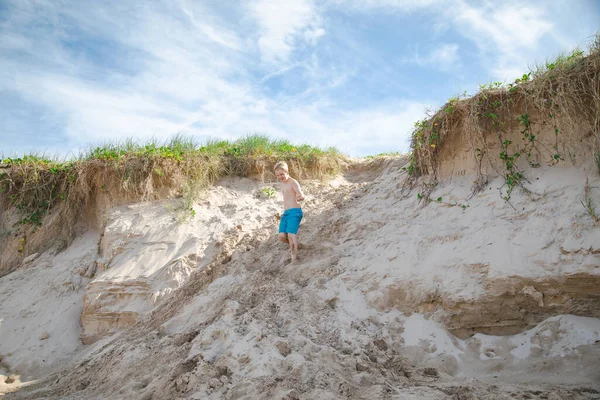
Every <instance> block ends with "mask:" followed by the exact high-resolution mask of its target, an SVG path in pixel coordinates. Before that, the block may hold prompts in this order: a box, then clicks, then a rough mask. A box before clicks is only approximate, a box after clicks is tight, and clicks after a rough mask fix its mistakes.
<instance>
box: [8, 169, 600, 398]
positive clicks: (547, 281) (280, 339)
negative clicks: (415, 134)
mask: <svg viewBox="0 0 600 400" xmlns="http://www.w3.org/2000/svg"><path fill="white" fill-rule="evenodd" d="M405 164H406V159H405V158H402V157H399V158H388V159H385V160H383V161H382V160H378V161H377V162H369V161H364V160H363V161H357V162H356V163H355V165H354V167H352V168H350V169H349V170H347V171H346V172H345V173H344V174H343V175H341V176H339V177H337V178H336V179H334V180H330V181H323V182H321V181H305V182H302V183H303V185H304V188H305V191H306V193H307V201H306V204H305V206H304V209H305V220H304V221H303V224H302V227H301V232H300V233H301V236H300V237H301V243H302V248H301V250H300V257H301V258H300V262H298V263H293V264H292V263H290V260H289V254H288V251H287V249H286V248H285V245H283V244H280V243H277V241H276V228H277V215H278V213H280V212H281V210H280V208H281V205H280V199H279V198H278V197H276V198H268V197H267V196H264V195H261V191H260V189H261V188H262V187H264V186H271V184H270V183H259V182H257V181H253V180H249V179H245V178H244V179H242V178H227V179H224V180H222V181H220V182H219V183H218V184H217V185H215V187H214V188H212V189H210V190H209V191H208V193H207V194H206V195H205V197H204V198H203V199H202V200H201V201H199V202H198V203H197V204H195V206H194V210H195V216H194V217H193V218H191V220H189V221H187V222H184V223H181V222H180V221H178V220H177V218H176V215H175V213H174V212H173V209H174V207H175V206H174V205H173V204H174V203H173V201H171V200H165V201H160V202H149V203H138V204H132V205H126V206H120V207H115V208H112V209H110V210H109V212H108V213H107V215H106V219H105V223H104V224H103V228H102V229H99V230H89V231H87V232H86V233H85V234H84V235H82V236H81V237H79V238H78V239H77V240H76V241H75V242H74V243H73V244H72V245H71V246H70V247H69V248H68V249H67V250H66V251H64V252H59V253H57V252H56V251H53V250H50V251H48V252H45V253H43V254H41V255H39V257H37V258H35V259H34V260H33V261H31V262H30V263H28V264H27V265H25V266H23V267H21V268H20V269H18V270H17V271H15V272H13V273H11V274H9V275H7V276H5V277H3V278H2V279H1V280H0V293H1V294H0V315H2V321H1V322H0V354H1V355H2V360H1V363H2V364H1V365H2V371H0V373H2V374H3V377H4V379H2V381H5V382H8V383H5V384H4V385H3V386H0V390H3V391H5V392H7V391H13V390H15V391H14V392H13V393H11V394H9V395H7V396H6V398H30V399H31V398H40V399H41V398H64V399H101V398H115V399H117V398H120V399H132V398H136V399H159V398H160V399H167V398H169V399H171V398H173V399H175V398H182V399H183V398H189V399H221V398H224V399H338V398H339V399H342V398H355V399H362V398H370V399H395V398H397V399H411V398H414V399H416V398H419V399H512V398H530V399H563V398H565V399H566V398H569V399H588V398H599V397H600V384H599V382H600V374H599V372H598V369H597V366H598V365H599V362H600V319H599V318H598V317H600V296H599V292H598V289H597V288H598V287H599V286H598V284H599V283H600V278H599V276H600V227H599V226H598V224H597V223H595V222H594V221H593V220H592V219H591V218H590V216H589V215H587V214H586V212H585V210H584V208H583V207H582V205H581V202H580V198H581V196H582V193H583V189H584V184H585V173H584V168H586V167H588V168H589V166H585V165H584V166H581V167H568V168H567V167H556V166H554V167H542V168H538V169H535V170H532V171H533V172H532V174H531V175H529V177H528V178H529V183H528V184H526V185H525V187H526V188H527V190H516V191H515V192H514V194H513V198H512V199H511V202H510V203H508V202H506V201H504V200H503V199H502V198H501V196H499V194H498V190H497V189H498V187H499V186H501V184H502V180H501V179H497V180H491V182H490V183H489V186H488V188H486V190H484V191H482V192H480V193H478V194H476V195H475V196H473V197H471V198H469V197H470V194H471V186H472V181H473V177H472V176H469V174H467V175H458V176H453V177H451V178H450V179H448V180H446V181H444V182H443V183H441V184H439V185H438V186H436V187H435V189H434V190H433V191H432V193H431V194H430V197H431V198H432V199H434V201H433V202H430V203H428V204H427V203H426V202H424V201H422V200H421V201H419V199H418V196H417V192H418V189H414V190H412V191H410V190H408V188H407V187H406V186H403V183H404V181H405V179H404V178H405V174H406V172H405V171H403V169H402V167H404V166H405ZM589 179H590V180H589V184H590V186H591V187H595V188H597V187H598V186H600V179H598V178H597V177H591V176H590V177H589ZM439 198H441V200H440V201H437V200H438V199H439ZM467 199H468V200H467ZM463 206H464V207H463ZM7 377H10V379H8V381H6V380H5V379H6V378H7ZM27 384H28V385H27ZM17 389H19V390H17Z"/></svg>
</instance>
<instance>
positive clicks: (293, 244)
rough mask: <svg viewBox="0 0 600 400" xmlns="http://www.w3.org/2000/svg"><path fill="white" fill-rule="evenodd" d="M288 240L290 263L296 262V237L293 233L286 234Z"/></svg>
mask: <svg viewBox="0 0 600 400" xmlns="http://www.w3.org/2000/svg"><path fill="white" fill-rule="evenodd" d="M288 239H289V241H290V250H291V252H292V261H296V260H297V259H298V236H297V235H295V234H293V233H288Z"/></svg>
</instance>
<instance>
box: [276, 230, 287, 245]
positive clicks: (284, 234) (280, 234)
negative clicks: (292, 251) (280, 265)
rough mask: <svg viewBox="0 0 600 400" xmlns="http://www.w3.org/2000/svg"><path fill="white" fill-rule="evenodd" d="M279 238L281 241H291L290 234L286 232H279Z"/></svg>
mask: <svg viewBox="0 0 600 400" xmlns="http://www.w3.org/2000/svg"><path fill="white" fill-rule="evenodd" d="M278 239H279V241H280V242H282V243H289V242H290V241H289V240H288V234H287V233H285V232H279V236H278Z"/></svg>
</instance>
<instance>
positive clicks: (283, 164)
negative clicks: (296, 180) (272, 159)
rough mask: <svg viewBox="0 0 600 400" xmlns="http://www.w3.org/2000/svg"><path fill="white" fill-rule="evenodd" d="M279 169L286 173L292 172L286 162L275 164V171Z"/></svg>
mask: <svg viewBox="0 0 600 400" xmlns="http://www.w3.org/2000/svg"><path fill="white" fill-rule="evenodd" d="M278 169H282V170H284V171H285V172H286V173H287V172H290V171H289V169H288V165H287V163H286V162H285V161H279V162H278V163H277V164H275V168H274V170H275V171H277V170H278Z"/></svg>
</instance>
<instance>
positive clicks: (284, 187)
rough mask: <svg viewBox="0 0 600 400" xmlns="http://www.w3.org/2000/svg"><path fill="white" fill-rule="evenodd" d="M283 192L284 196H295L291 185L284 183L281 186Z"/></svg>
mask: <svg viewBox="0 0 600 400" xmlns="http://www.w3.org/2000/svg"><path fill="white" fill-rule="evenodd" d="M281 191H282V192H283V194H284V195H286V194H293V193H294V188H293V187H292V184H291V183H282V184H281Z"/></svg>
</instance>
